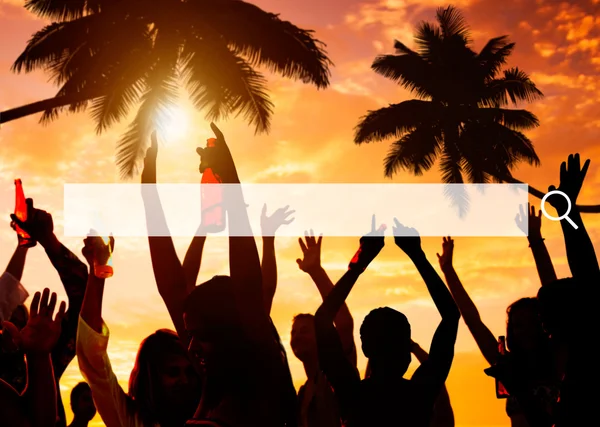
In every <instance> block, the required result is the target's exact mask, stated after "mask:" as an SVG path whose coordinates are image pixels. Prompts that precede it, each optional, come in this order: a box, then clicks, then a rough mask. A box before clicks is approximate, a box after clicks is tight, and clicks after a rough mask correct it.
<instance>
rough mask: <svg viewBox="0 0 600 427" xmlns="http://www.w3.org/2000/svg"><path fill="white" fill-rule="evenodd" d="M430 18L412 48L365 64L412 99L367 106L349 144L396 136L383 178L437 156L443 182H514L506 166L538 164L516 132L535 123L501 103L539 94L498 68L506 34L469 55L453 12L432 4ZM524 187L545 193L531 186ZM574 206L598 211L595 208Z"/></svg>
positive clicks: (505, 52)
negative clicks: (433, 19) (433, 14)
mask: <svg viewBox="0 0 600 427" xmlns="http://www.w3.org/2000/svg"><path fill="white" fill-rule="evenodd" d="M436 18H437V25H435V24H432V23H429V22H422V23H421V24H420V25H419V26H418V27H417V29H416V32H415V36H414V40H415V43H416V46H417V50H416V51H413V50H412V49H410V48H408V47H407V46H406V45H404V44H403V43H401V42H399V41H395V44H394V48H395V49H396V54H395V55H381V56H378V57H377V58H376V59H375V61H374V62H373V64H372V66H371V68H372V69H373V70H374V71H375V72H376V73H378V74H381V75H382V76H384V77H387V78H389V79H391V80H393V81H395V82H398V83H399V84H400V85H401V86H402V87H404V88H405V89H408V90H409V91H410V92H411V93H413V94H415V95H416V96H417V97H418V98H419V99H412V100H408V101H404V102H401V103H399V104H390V105H389V106H388V107H384V108H381V109H379V110H375V111H369V112H368V113H367V114H366V115H365V116H364V117H362V118H361V120H360V123H359V124H358V125H357V127H356V129H355V137H354V141H355V143H357V144H362V143H368V142H373V141H381V140H384V139H387V138H389V137H394V136H395V137H399V139H398V140H397V141H395V142H393V143H392V146H391V149H390V151H389V152H388V155H387V157H386V158H385V161H384V166H385V175H386V176H387V177H391V176H393V175H394V174H395V173H397V172H398V171H400V170H406V171H409V172H411V173H413V174H414V175H422V174H423V172H425V171H428V170H429V169H431V167H432V166H433V165H434V163H435V162H436V160H438V159H439V160H440V169H441V174H442V181H443V182H445V183H447V184H461V183H463V182H464V181H465V177H466V179H467V180H468V182H471V183H488V182H507V183H514V184H520V183H521V184H522V182H521V181H519V180H518V179H516V178H514V177H513V176H512V173H511V170H512V169H513V168H514V167H515V166H516V165H517V164H518V163H520V162H523V161H525V162H527V163H529V164H531V165H535V166H538V165H539V164H540V160H539V158H538V156H537V154H536V152H535V149H534V147H533V143H532V142H531V141H530V140H529V138H527V136H525V135H524V134H523V133H522V131H524V130H528V129H532V128H535V127H537V126H539V121H538V119H537V117H536V116H535V115H534V114H532V113H531V112H529V111H526V110H517V109H509V108H505V107H507V106H509V104H512V105H514V106H516V105H517V104H518V103H519V102H520V101H526V102H531V101H534V100H536V99H540V98H542V97H543V94H542V92H541V91H540V90H539V89H538V88H537V87H536V85H535V83H534V82H533V81H531V79H530V78H529V76H528V75H527V74H526V73H525V72H523V71H522V70H520V69H518V68H516V67H515V68H509V69H505V70H503V71H502V70H501V68H502V66H503V65H504V64H505V63H506V60H507V58H508V56H509V55H510V54H511V53H512V50H513V48H514V46H515V44H514V43H511V42H510V41H509V39H508V37H507V36H501V37H495V38H493V39H491V40H489V41H488V42H487V44H486V45H485V46H484V48H483V49H482V50H481V51H480V52H479V53H477V52H475V51H473V50H472V49H471V47H470V43H471V37H470V31H469V28H468V26H467V24H466V22H465V20H464V18H463V16H462V14H461V13H460V11H459V10H458V9H456V8H455V7H453V6H448V7H446V8H438V10H437V13H436ZM450 188H451V190H450V192H451V194H452V196H453V197H454V198H458V199H460V198H461V197H462V195H461V193H460V191H458V188H459V187H456V186H455V187H452V186H450ZM452 188H454V189H452ZM529 192H530V193H531V194H532V195H534V196H536V197H538V198H542V197H543V196H544V194H545V193H544V192H542V191H540V190H537V189H536V188H533V187H531V186H529ZM459 202H460V200H459ZM579 208H580V210H581V211H582V212H600V206H579Z"/></svg>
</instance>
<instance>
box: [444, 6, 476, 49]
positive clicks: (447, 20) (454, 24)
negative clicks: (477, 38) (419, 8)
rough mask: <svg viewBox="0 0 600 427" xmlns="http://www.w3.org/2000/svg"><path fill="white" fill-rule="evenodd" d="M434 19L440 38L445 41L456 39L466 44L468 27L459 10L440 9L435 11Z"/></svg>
mask: <svg viewBox="0 0 600 427" xmlns="http://www.w3.org/2000/svg"><path fill="white" fill-rule="evenodd" d="M436 17H437V21H438V23H439V25H440V29H441V33H442V36H443V37H444V38H445V39H450V38H454V37H458V38H461V39H463V40H464V41H465V42H467V43H468V42H469V41H470V40H469V39H470V31H469V26H468V25H467V22H466V21H465V18H464V16H463V15H462V13H461V12H460V10H458V9H457V8H456V7H454V6H448V7H446V8H443V7H440V8H438V9H437V12H436Z"/></svg>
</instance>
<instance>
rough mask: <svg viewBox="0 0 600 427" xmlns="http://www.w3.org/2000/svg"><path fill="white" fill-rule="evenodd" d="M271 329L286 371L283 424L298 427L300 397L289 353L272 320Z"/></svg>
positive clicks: (286, 426) (283, 385)
mask: <svg viewBox="0 0 600 427" xmlns="http://www.w3.org/2000/svg"><path fill="white" fill-rule="evenodd" d="M298 316H302V315H298ZM298 316H296V317H294V319H296V318H297V317H298ZM271 327H272V328H273V336H274V337H275V340H276V341H277V343H278V344H279V348H280V350H281V358H282V363H283V369H284V370H285V372H284V376H285V377H284V378H282V389H283V390H282V393H285V399H284V401H283V404H284V405H285V406H284V408H283V417H284V419H283V422H284V426H285V427H296V426H297V425H298V396H297V395H296V388H295V387H294V381H293V379H292V372H291V371H290V365H289V363H288V359H287V352H286V351H285V347H284V346H283V343H282V342H281V338H280V337H279V332H277V328H276V327H275V324H274V323H273V321H272V320H271Z"/></svg>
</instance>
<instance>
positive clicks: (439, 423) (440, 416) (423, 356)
mask: <svg viewBox="0 0 600 427" xmlns="http://www.w3.org/2000/svg"><path fill="white" fill-rule="evenodd" d="M410 351H411V352H412V354H414V355H415V357H416V358H417V360H418V361H419V363H424V362H425V361H426V360H427V359H428V358H429V354H427V352H426V351H425V350H423V349H422V348H421V346H420V345H419V344H417V343H416V342H414V341H412V342H411V350H410ZM370 376H371V365H370V364H369V363H368V362H367V368H366V370H365V378H369V377H370ZM430 427H454V410H453V409H452V404H451V403H450V395H449V394H448V390H447V389H446V386H445V385H444V388H443V389H442V391H441V392H440V395H439V396H438V398H437V400H436V402H435V405H434V408H433V416H432V418H431V424H430Z"/></svg>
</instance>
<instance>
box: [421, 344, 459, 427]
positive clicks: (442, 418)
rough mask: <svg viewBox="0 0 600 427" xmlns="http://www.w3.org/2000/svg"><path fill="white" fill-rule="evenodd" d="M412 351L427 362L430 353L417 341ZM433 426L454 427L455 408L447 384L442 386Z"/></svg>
mask: <svg viewBox="0 0 600 427" xmlns="http://www.w3.org/2000/svg"><path fill="white" fill-rule="evenodd" d="M411 352H412V354H414V355H415V357H416V358H417V360H418V361H419V363H425V361H426V360H427V359H428V358H429V354H427V352H426V351H425V350H423V349H422V348H421V346H420V345H419V344H417V343H416V342H414V341H413V342H412V345H411ZM430 426H431V427H454V410H453V409H452V404H451V403H450V395H449V394H448V389H447V388H446V385H445V384H444V386H443V387H442V391H441V392H440V394H439V396H438V398H437V400H436V402H435V408H434V410H433V418H432V419H431V423H430Z"/></svg>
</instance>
